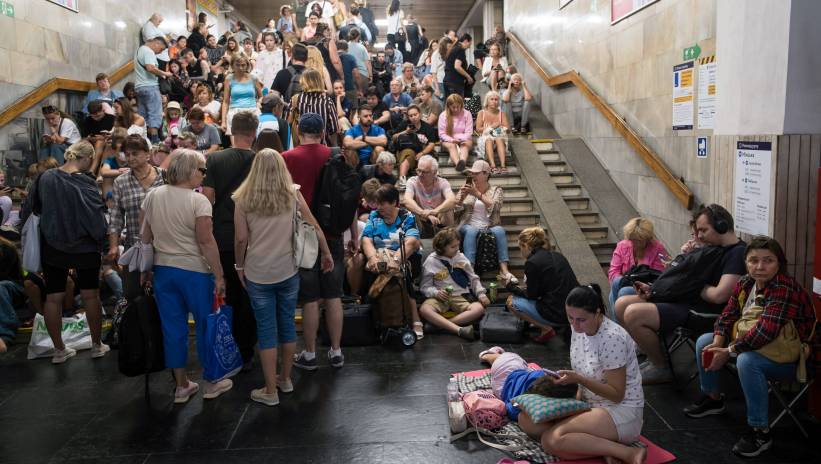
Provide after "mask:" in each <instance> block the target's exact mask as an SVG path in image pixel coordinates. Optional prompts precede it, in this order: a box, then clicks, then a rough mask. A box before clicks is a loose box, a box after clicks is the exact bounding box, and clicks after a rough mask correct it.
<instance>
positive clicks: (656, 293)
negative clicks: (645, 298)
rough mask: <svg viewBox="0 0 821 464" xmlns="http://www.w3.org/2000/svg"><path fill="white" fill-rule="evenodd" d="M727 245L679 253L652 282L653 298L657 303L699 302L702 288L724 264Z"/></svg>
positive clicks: (651, 295) (651, 299)
mask: <svg viewBox="0 0 821 464" xmlns="http://www.w3.org/2000/svg"><path fill="white" fill-rule="evenodd" d="M725 251H726V250H725V248H724V247H720V246H706V247H703V248H698V249H696V250H694V251H691V252H690V253H687V254H681V255H678V256H676V258H675V259H673V261H672V262H671V263H670V265H669V266H668V267H667V269H665V270H664V272H662V273H661V275H660V276H659V277H658V279H656V281H655V282H654V283H653V287H652V289H651V293H650V301H652V302H654V303H678V302H681V303H691V302H692V303H698V302H699V301H700V299H701V290H702V289H703V288H704V286H705V285H707V282H708V279H709V278H710V276H712V275H713V273H714V271H715V269H716V268H717V267H718V266H719V265H720V264H721V258H723V257H724V252H725Z"/></svg>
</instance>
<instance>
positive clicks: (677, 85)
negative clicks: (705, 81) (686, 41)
mask: <svg viewBox="0 0 821 464" xmlns="http://www.w3.org/2000/svg"><path fill="white" fill-rule="evenodd" d="M693 71H694V69H693V62H692V61H688V62H686V63H682V64H678V65H676V66H673V130H689V129H692V128H693Z"/></svg>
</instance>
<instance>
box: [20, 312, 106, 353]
mask: <svg viewBox="0 0 821 464" xmlns="http://www.w3.org/2000/svg"><path fill="white" fill-rule="evenodd" d="M60 332H61V333H62V335H63V343H64V344H65V345H66V346H67V347H69V348H74V349H75V350H77V351H79V350H88V349H91V331H90V330H89V328H88V320H87V319H86V315H85V313H80V314H76V315H74V316H72V317H64V318H63V328H62V329H61V331H60ZM53 355H54V343H52V342H51V337H49V336H48V331H47V330H46V320H45V319H44V318H43V315H42V314H38V315H37V316H35V317H34V326H33V327H32V329H31V341H29V349H28V359H35V358H50V357H52V356H53Z"/></svg>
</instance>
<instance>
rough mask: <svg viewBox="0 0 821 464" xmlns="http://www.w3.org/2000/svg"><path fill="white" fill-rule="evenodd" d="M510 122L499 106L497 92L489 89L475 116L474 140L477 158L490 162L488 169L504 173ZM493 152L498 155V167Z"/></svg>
mask: <svg viewBox="0 0 821 464" xmlns="http://www.w3.org/2000/svg"><path fill="white" fill-rule="evenodd" d="M509 129H510V122H509V121H508V119H507V116H506V115H505V113H504V112H503V111H502V110H501V107H500V97H499V93H498V92H495V91H493V90H491V91H490V92H488V93H487V94H485V104H484V107H483V109H482V111H479V115H478V116H477V117H476V132H478V133H479V134H480V135H479V140H477V141H476V151H477V155H478V156H479V158H485V159H487V160H488V162H489V163H490V171H491V172H492V173H493V174H496V173H498V172H501V173H503V174H504V173H506V172H507V166H505V163H506V161H507V160H506V158H507V131H508V130H509ZM494 152H495V154H496V155H498V156H499V165H500V168H499V169H497V168H496V160H495V159H494V156H493V155H494Z"/></svg>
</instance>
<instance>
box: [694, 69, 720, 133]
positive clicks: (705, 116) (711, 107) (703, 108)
mask: <svg viewBox="0 0 821 464" xmlns="http://www.w3.org/2000/svg"><path fill="white" fill-rule="evenodd" d="M699 62H700V65H699V67H698V128H699V129H715V125H716V69H717V65H716V57H715V55H713V56H707V57H704V58H702V59H701V60H699Z"/></svg>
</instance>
